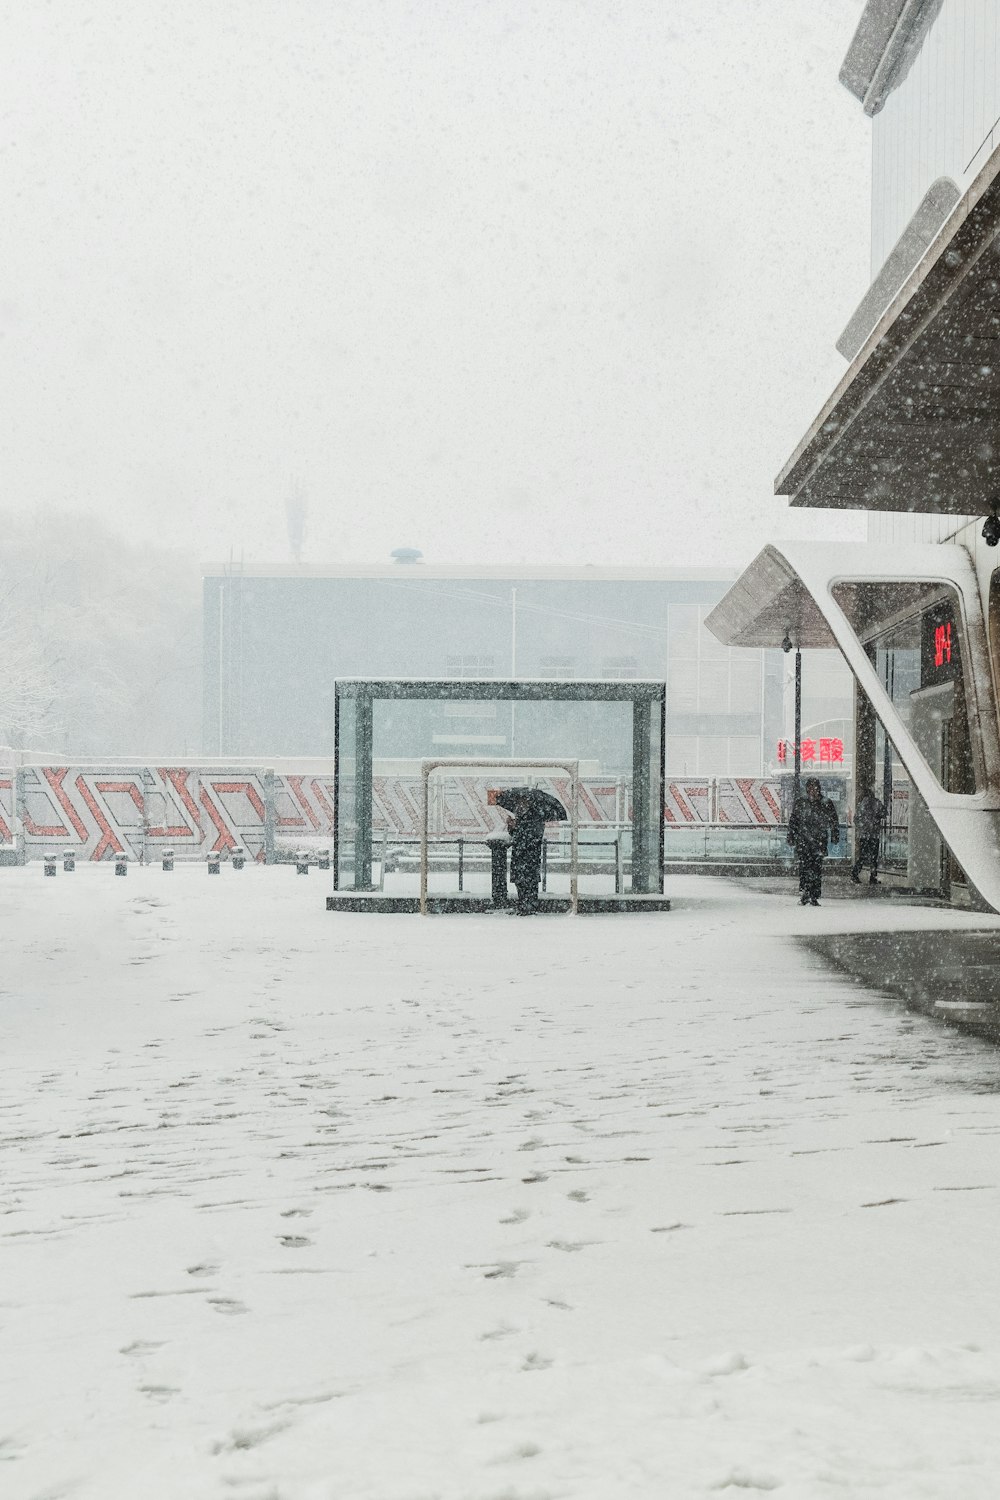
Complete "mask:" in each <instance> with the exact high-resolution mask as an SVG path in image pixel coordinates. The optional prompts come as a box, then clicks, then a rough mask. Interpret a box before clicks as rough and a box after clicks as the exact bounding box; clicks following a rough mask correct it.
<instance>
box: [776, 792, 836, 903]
mask: <svg viewBox="0 0 1000 1500" xmlns="http://www.w3.org/2000/svg"><path fill="white" fill-rule="evenodd" d="M788 842H789V843H790V844H791V845H792V846H793V848H794V849H795V853H796V855H797V857H798V861H799V904H800V905H801V906H806V905H808V906H818V905H819V898H820V896H821V894H822V890H823V860H824V858H825V857H826V853H827V850H828V848H829V846H830V843H834V844H839V843H840V824H839V822H838V820H837V809H836V808H835V807H834V805H833V803H832V802H831V801H830V799H829V797H824V796H823V788H822V787H821V786H820V784H819V782H818V781H817V779H816V777H815V776H811V777H810V778H809V780H808V781H807V782H806V794H805V796H804V797H798V798H796V801H795V806H794V808H793V809H792V816H791V818H790V819H789V823H788Z"/></svg>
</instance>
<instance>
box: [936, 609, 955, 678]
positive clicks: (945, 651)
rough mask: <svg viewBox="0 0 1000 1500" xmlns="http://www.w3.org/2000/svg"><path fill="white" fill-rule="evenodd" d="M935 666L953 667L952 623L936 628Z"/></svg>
mask: <svg viewBox="0 0 1000 1500" xmlns="http://www.w3.org/2000/svg"><path fill="white" fill-rule="evenodd" d="M934 665H935V666H936V667H944V666H949V667H950V666H951V621H950V620H946V621H945V623H944V624H943V625H935V627H934Z"/></svg>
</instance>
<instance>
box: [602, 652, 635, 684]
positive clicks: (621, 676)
mask: <svg viewBox="0 0 1000 1500" xmlns="http://www.w3.org/2000/svg"><path fill="white" fill-rule="evenodd" d="M638 675H639V658H638V657H637V656H606V657H605V658H604V660H603V661H602V662H601V676H602V677H610V678H612V679H613V680H614V681H616V682H622V681H625V680H626V679H628V678H630V677H638Z"/></svg>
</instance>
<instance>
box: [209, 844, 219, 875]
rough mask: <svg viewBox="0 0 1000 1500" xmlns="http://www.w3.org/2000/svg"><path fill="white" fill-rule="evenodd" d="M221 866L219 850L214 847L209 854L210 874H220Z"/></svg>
mask: <svg viewBox="0 0 1000 1500" xmlns="http://www.w3.org/2000/svg"><path fill="white" fill-rule="evenodd" d="M221 868H222V861H221V860H220V858H219V851H218V850H217V849H213V850H212V851H211V853H210V854H209V856H208V873H209V874H210V875H218V873H219V871H220V869H221Z"/></svg>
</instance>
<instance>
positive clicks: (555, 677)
mask: <svg viewBox="0 0 1000 1500" xmlns="http://www.w3.org/2000/svg"><path fill="white" fill-rule="evenodd" d="M538 669H539V674H540V675H541V676H542V677H547V678H549V679H550V680H551V681H553V682H555V681H569V679H570V678H572V677H573V676H574V675H575V673H576V662H575V661H574V660H573V657H572V656H543V657H542V659H541V661H540V662H539V664H538Z"/></svg>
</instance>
